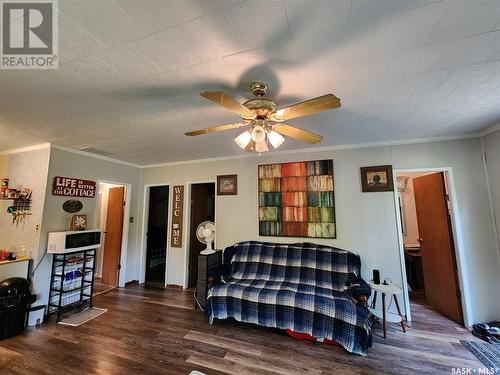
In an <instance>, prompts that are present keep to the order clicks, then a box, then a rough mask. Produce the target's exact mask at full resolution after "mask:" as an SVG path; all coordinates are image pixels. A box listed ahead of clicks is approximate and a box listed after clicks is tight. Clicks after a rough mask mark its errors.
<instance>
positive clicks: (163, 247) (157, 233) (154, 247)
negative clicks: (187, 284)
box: [145, 185, 170, 287]
mask: <svg viewBox="0 0 500 375" xmlns="http://www.w3.org/2000/svg"><path fill="white" fill-rule="evenodd" d="M169 193H170V189H169V186H168V185H165V186H152V187H150V188H149V204H148V224H147V232H146V236H147V242H146V270H145V282H146V284H148V285H156V286H161V287H164V286H165V276H166V267H167V238H168V200H169Z"/></svg>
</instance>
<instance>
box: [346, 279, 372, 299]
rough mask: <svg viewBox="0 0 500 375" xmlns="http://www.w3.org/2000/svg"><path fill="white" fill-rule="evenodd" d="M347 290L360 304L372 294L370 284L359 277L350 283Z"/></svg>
mask: <svg viewBox="0 0 500 375" xmlns="http://www.w3.org/2000/svg"><path fill="white" fill-rule="evenodd" d="M349 291H350V294H351V296H352V297H353V298H354V299H356V300H357V301H358V302H359V303H362V304H366V303H367V302H368V299H369V298H370V296H371V294H372V290H371V288H370V286H369V285H368V283H367V282H366V281H365V280H363V279H362V278H361V277H360V278H359V279H358V280H356V282H355V283H353V284H352V286H351V287H350V288H349Z"/></svg>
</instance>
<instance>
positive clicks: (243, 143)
mask: <svg viewBox="0 0 500 375" xmlns="http://www.w3.org/2000/svg"><path fill="white" fill-rule="evenodd" d="M251 140H252V134H251V133H250V131H248V130H247V131H245V132H243V133H241V134H240V135H239V136H237V137H236V138H235V139H234V141H235V142H236V143H237V144H238V146H240V147H241V148H242V149H244V148H245V147H247V146H248V144H249V143H250V141H251Z"/></svg>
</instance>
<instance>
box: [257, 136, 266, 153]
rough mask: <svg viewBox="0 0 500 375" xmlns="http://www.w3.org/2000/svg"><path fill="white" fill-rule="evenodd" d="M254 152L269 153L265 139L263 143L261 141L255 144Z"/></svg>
mask: <svg viewBox="0 0 500 375" xmlns="http://www.w3.org/2000/svg"><path fill="white" fill-rule="evenodd" d="M255 151H256V152H266V151H269V149H268V148H267V142H266V140H265V139H264V140H263V141H261V142H257V143H255Z"/></svg>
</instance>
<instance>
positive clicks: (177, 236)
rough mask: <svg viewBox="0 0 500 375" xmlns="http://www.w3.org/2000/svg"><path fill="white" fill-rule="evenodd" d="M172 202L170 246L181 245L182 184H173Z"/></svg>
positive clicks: (182, 215)
mask: <svg viewBox="0 0 500 375" xmlns="http://www.w3.org/2000/svg"><path fill="white" fill-rule="evenodd" d="M173 201H174V202H173V204H172V230H171V232H170V233H172V234H171V235H170V246H171V247H182V218H183V217H184V186H182V185H179V186H174V196H173Z"/></svg>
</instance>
